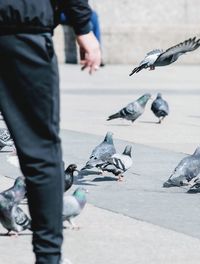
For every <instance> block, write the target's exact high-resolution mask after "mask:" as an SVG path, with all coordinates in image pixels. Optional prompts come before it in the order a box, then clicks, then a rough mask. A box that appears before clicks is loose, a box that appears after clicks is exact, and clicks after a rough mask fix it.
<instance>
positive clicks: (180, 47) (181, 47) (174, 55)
mask: <svg viewBox="0 0 200 264" xmlns="http://www.w3.org/2000/svg"><path fill="white" fill-rule="evenodd" d="M199 46H200V39H197V40H196V37H194V38H189V39H187V40H185V41H183V42H181V43H179V44H177V45H175V46H173V47H171V48H169V49H167V50H165V51H163V50H159V49H155V50H152V51H150V52H149V53H147V55H146V57H145V58H144V60H142V61H141V62H140V64H139V66H138V67H136V68H134V69H133V70H132V72H131V73H130V74H129V76H131V75H133V74H134V73H137V72H139V71H141V70H142V69H147V68H150V70H154V69H155V67H157V66H166V65H169V64H171V63H173V62H175V61H176V60H177V59H178V58H179V56H180V55H182V54H184V53H186V52H189V51H193V50H196V49H197V48H198V47H199Z"/></svg>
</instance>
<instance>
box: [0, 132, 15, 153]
mask: <svg viewBox="0 0 200 264" xmlns="http://www.w3.org/2000/svg"><path fill="white" fill-rule="evenodd" d="M4 147H13V148H14V142H13V140H12V138H11V136H10V133H9V131H8V129H7V128H0V150H2V149H3V148H4Z"/></svg>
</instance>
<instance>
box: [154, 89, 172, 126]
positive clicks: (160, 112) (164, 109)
mask: <svg viewBox="0 0 200 264" xmlns="http://www.w3.org/2000/svg"><path fill="white" fill-rule="evenodd" d="M151 110H152V111H153V113H154V114H155V116H157V117H158V119H159V121H158V123H159V124H160V123H161V122H162V120H163V119H164V118H165V117H166V116H167V115H168V114H169V106H168V103H167V102H166V101H165V100H164V99H163V98H162V95H161V93H158V94H157V97H156V99H155V100H154V101H153V103H152V105H151Z"/></svg>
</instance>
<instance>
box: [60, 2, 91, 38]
mask: <svg viewBox="0 0 200 264" xmlns="http://www.w3.org/2000/svg"><path fill="white" fill-rule="evenodd" d="M59 9H61V11H63V12H64V13H65V14H66V16H67V17H68V18H69V23H70V24H71V25H72V27H73V28H74V31H75V33H76V34H77V35H84V34H87V33H89V31H90V30H91V26H90V18H91V13H92V12H91V8H90V6H89V4H88V0H62V1H61V4H60V7H59Z"/></svg>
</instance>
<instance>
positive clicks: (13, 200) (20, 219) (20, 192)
mask: <svg viewBox="0 0 200 264" xmlns="http://www.w3.org/2000/svg"><path fill="white" fill-rule="evenodd" d="M25 193H26V191H25V186H24V183H23V181H22V179H21V177H18V178H17V179H16V181H15V184H14V186H13V187H12V188H10V189H8V190H5V191H3V192H1V193H0V222H1V224H2V225H3V227H4V228H6V229H7V230H8V233H7V234H9V233H10V232H11V231H13V232H14V233H15V234H18V233H19V232H21V231H23V230H26V229H31V220H30V219H29V217H28V216H27V215H26V214H25V213H24V211H23V210H22V209H21V208H20V207H19V206H18V205H19V203H20V202H21V200H22V199H23V198H24V195H25Z"/></svg>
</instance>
